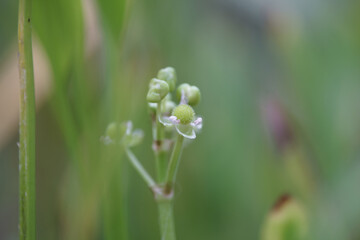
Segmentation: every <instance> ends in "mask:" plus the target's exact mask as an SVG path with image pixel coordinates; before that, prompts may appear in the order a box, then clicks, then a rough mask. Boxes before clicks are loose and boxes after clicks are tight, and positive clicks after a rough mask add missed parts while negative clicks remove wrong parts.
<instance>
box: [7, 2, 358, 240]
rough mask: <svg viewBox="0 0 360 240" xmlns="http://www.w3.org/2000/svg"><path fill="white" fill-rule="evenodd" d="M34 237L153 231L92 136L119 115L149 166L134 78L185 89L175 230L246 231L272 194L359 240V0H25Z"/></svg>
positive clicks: (14, 185) (119, 165)
mask: <svg viewBox="0 0 360 240" xmlns="http://www.w3.org/2000/svg"><path fill="white" fill-rule="evenodd" d="M33 13H34V16H33V30H34V41H33V42H34V43H33V44H34V58H35V62H34V65H35V66H34V67H35V78H36V104H37V115H36V117H37V120H36V124H37V129H36V134H37V136H36V139H37V140H36V156H37V163H36V171H37V173H36V174H37V203H36V204H37V235H38V239H55V240H56V239H69V240H72V239H77V240H78V239H80V240H81V239H142V240H143V239H159V230H158V222H157V210H156V205H155V203H154V201H153V199H152V194H151V193H150V191H149V190H148V189H147V187H146V186H145V185H144V184H143V182H142V180H141V179H140V178H139V177H138V175H137V174H136V172H135V171H134V170H133V169H132V168H131V166H129V164H128V162H127V161H126V158H125V157H124V156H123V154H122V152H121V150H120V149H116V148H111V147H105V146H103V145H102V144H101V143H100V141H99V139H100V137H101V136H102V134H103V132H104V129H105V128H106V126H107V124H108V123H109V122H111V121H124V120H128V119H131V120H133V122H134V125H135V126H136V127H138V128H142V129H143V130H144V131H145V133H146V135H145V139H144V142H143V143H142V145H140V146H138V147H136V148H135V149H134V151H135V153H136V154H137V155H138V157H139V159H140V160H141V161H142V162H143V164H144V165H145V166H146V167H147V169H149V171H150V172H151V173H154V160H153V154H152V151H151V121H150V118H149V115H148V110H147V103H146V101H145V96H146V92H147V85H148V81H149V80H150V79H151V78H152V77H154V76H155V75H156V73H157V71H158V70H159V69H160V68H162V67H165V66H173V67H175V68H176V70H177V75H178V82H179V83H184V82H189V83H190V84H194V85H197V86H198V87H199V88H200V89H201V93H202V102H201V103H200V104H199V106H197V107H196V109H195V111H196V112H197V113H198V114H199V115H201V116H202V117H203V119H204V127H203V130H202V132H201V134H199V135H198V138H197V139H196V140H195V141H193V142H192V143H191V144H189V145H188V146H187V147H186V149H185V151H184V154H183V159H182V162H181V167H180V171H179V178H178V184H177V187H176V188H177V195H176V200H175V217H176V225H177V226H176V227H177V229H176V230H177V235H178V239H186V240H193V239H194V240H195V239H196V240H199V239H208V240H212V239H213V240H218V239H249V240H252V239H254V240H255V239H259V238H260V235H261V228H262V226H263V223H264V220H265V218H266V216H267V214H268V212H269V210H270V209H271V207H272V205H273V204H274V202H275V201H276V199H277V198H278V197H279V196H281V195H282V194H285V193H287V194H291V195H292V196H294V197H295V198H296V199H297V200H298V201H299V202H302V204H303V205H304V206H305V207H306V209H307V211H308V217H309V225H310V233H311V234H310V239H317V240H318V239H326V240H332V239H333V240H339V239H341V240H347V239H349V240H357V239H360V200H359V199H360V162H359V160H360V152H359V149H360V148H359V147H360V107H359V106H360V94H359V92H360V27H359V26H360V25H359V24H360V14H359V13H360V2H359V1H357V0H343V1H335V0H323V1H321V0H319V1H311V0H290V1H286V0H209V1H206V0H181V1H175V0H167V1H165V0H151V1H150V0H148V1H145V0H139V1H136V0H98V1H96V0H83V1H80V0H62V1H56V0H34V1H33ZM16 34H17V1H13V0H0V239H4V240H11V239H18V233H17V232H18V227H17V221H18V207H17V205H18V147H17V144H16V143H17V141H18V86H17V84H18V83H17V82H18V73H17V56H16V55H17V49H16V47H17V45H16V42H17V36H16Z"/></svg>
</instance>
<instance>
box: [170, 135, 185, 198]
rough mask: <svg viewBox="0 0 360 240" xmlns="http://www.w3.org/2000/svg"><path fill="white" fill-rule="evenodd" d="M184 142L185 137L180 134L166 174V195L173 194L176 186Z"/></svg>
mask: <svg viewBox="0 0 360 240" xmlns="http://www.w3.org/2000/svg"><path fill="white" fill-rule="evenodd" d="M183 142H184V137H183V136H182V135H180V134H178V138H177V141H176V143H175V146H174V149H173V152H172V154H171V158H170V162H169V166H168V169H167V173H166V179H165V183H166V186H165V193H166V194H169V193H171V191H172V189H173V185H174V182H175V179H176V173H177V169H178V166H179V163H180V156H181V151H182V146H183Z"/></svg>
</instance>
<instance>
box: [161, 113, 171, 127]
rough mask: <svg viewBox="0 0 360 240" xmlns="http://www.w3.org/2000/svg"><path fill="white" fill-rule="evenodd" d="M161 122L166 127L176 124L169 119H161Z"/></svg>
mask: <svg viewBox="0 0 360 240" xmlns="http://www.w3.org/2000/svg"><path fill="white" fill-rule="evenodd" d="M159 122H161V124H162V125H164V126H165V127H170V126H173V125H174V123H173V122H172V121H171V120H170V118H169V117H161V116H160V117H159Z"/></svg>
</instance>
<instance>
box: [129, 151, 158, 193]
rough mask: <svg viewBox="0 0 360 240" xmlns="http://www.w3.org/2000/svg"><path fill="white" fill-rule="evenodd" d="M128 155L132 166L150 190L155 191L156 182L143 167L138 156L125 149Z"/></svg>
mask: <svg viewBox="0 0 360 240" xmlns="http://www.w3.org/2000/svg"><path fill="white" fill-rule="evenodd" d="M125 152H126V155H127V156H128V158H129V160H130V163H131V165H133V167H134V168H135V170H136V171H137V172H138V173H139V174H140V176H141V177H142V178H143V179H144V181H145V182H146V184H147V185H148V186H149V188H151V189H153V188H154V187H155V186H156V183H155V181H154V180H153V179H152V177H151V176H150V175H149V173H148V172H147V171H146V170H145V168H144V167H143V166H142V165H141V163H140V162H139V160H138V159H137V158H136V156H135V155H134V154H133V153H132V152H131V151H130V149H128V148H126V149H125Z"/></svg>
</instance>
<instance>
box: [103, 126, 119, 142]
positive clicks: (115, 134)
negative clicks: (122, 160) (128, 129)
mask: <svg viewBox="0 0 360 240" xmlns="http://www.w3.org/2000/svg"><path fill="white" fill-rule="evenodd" d="M121 135H122V134H121V128H120V126H119V124H118V123H116V122H112V123H110V124H109V125H108V126H107V128H106V131H105V136H106V137H108V138H109V139H110V140H112V141H114V140H116V139H119V138H120V137H121Z"/></svg>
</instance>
